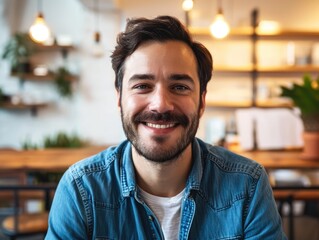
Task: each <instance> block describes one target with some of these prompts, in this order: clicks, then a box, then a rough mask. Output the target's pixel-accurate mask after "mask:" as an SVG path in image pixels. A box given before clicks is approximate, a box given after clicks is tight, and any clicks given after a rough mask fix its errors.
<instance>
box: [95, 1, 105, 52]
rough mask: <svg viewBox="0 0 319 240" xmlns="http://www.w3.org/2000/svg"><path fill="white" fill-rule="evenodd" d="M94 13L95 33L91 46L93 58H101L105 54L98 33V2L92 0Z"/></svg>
mask: <svg viewBox="0 0 319 240" xmlns="http://www.w3.org/2000/svg"><path fill="white" fill-rule="evenodd" d="M94 11H95V27H96V29H95V32H94V35H93V38H94V46H93V56H95V57H102V56H103V55H104V53H105V51H104V47H103V45H102V43H101V33H100V31H99V0H94Z"/></svg>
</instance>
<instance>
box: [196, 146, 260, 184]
mask: <svg viewBox="0 0 319 240" xmlns="http://www.w3.org/2000/svg"><path fill="white" fill-rule="evenodd" d="M199 143H200V146H201V151H202V155H203V159H205V163H204V164H205V165H206V164H207V165H211V166H212V167H215V168H218V169H219V170H221V171H223V172H225V173H242V174H245V175H249V176H250V177H252V178H254V179H258V178H259V177H260V175H261V174H262V173H263V171H264V168H263V167H262V166H261V165H260V164H259V163H257V162H255V161H254V160H252V159H248V158H246V157H244V156H241V155H238V154H236V153H234V152H231V151H229V150H227V149H225V148H223V147H219V146H213V145H210V144H207V143H205V142H203V141H201V140H199Z"/></svg>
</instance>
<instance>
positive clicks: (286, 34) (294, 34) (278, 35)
mask: <svg viewBox="0 0 319 240" xmlns="http://www.w3.org/2000/svg"><path fill="white" fill-rule="evenodd" d="M189 31H190V33H191V34H192V35H193V36H198V37H211V38H212V39H214V38H213V37H212V36H211V34H210V31H209V28H199V27H189ZM252 34H253V30H252V28H251V27H243V28H233V29H231V30H230V33H229V35H228V36H227V37H226V39H227V38H238V37H239V38H248V37H251V35H252ZM257 37H259V38H261V39H276V40H279V39H282V40H286V39H292V38H294V39H313V38H317V39H318V38H319V31H310V30H307V31H305V30H290V29H282V30H280V31H277V32H274V33H262V32H260V31H258V29H257Z"/></svg>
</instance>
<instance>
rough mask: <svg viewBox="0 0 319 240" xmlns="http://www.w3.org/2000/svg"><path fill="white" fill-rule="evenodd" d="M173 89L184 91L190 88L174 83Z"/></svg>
mask: <svg viewBox="0 0 319 240" xmlns="http://www.w3.org/2000/svg"><path fill="white" fill-rule="evenodd" d="M173 89H174V90H177V91H186V90H189V89H190V88H189V87H187V86H184V85H175V86H174V87H173Z"/></svg>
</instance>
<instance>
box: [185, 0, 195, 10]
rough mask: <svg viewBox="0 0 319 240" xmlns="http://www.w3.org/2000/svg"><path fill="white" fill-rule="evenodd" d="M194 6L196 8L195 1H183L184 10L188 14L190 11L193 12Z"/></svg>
mask: <svg viewBox="0 0 319 240" xmlns="http://www.w3.org/2000/svg"><path fill="white" fill-rule="evenodd" d="M193 6H194V2H193V0H184V1H183V5H182V8H183V10H184V11H186V12H188V11H190V10H192V9H193Z"/></svg>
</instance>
